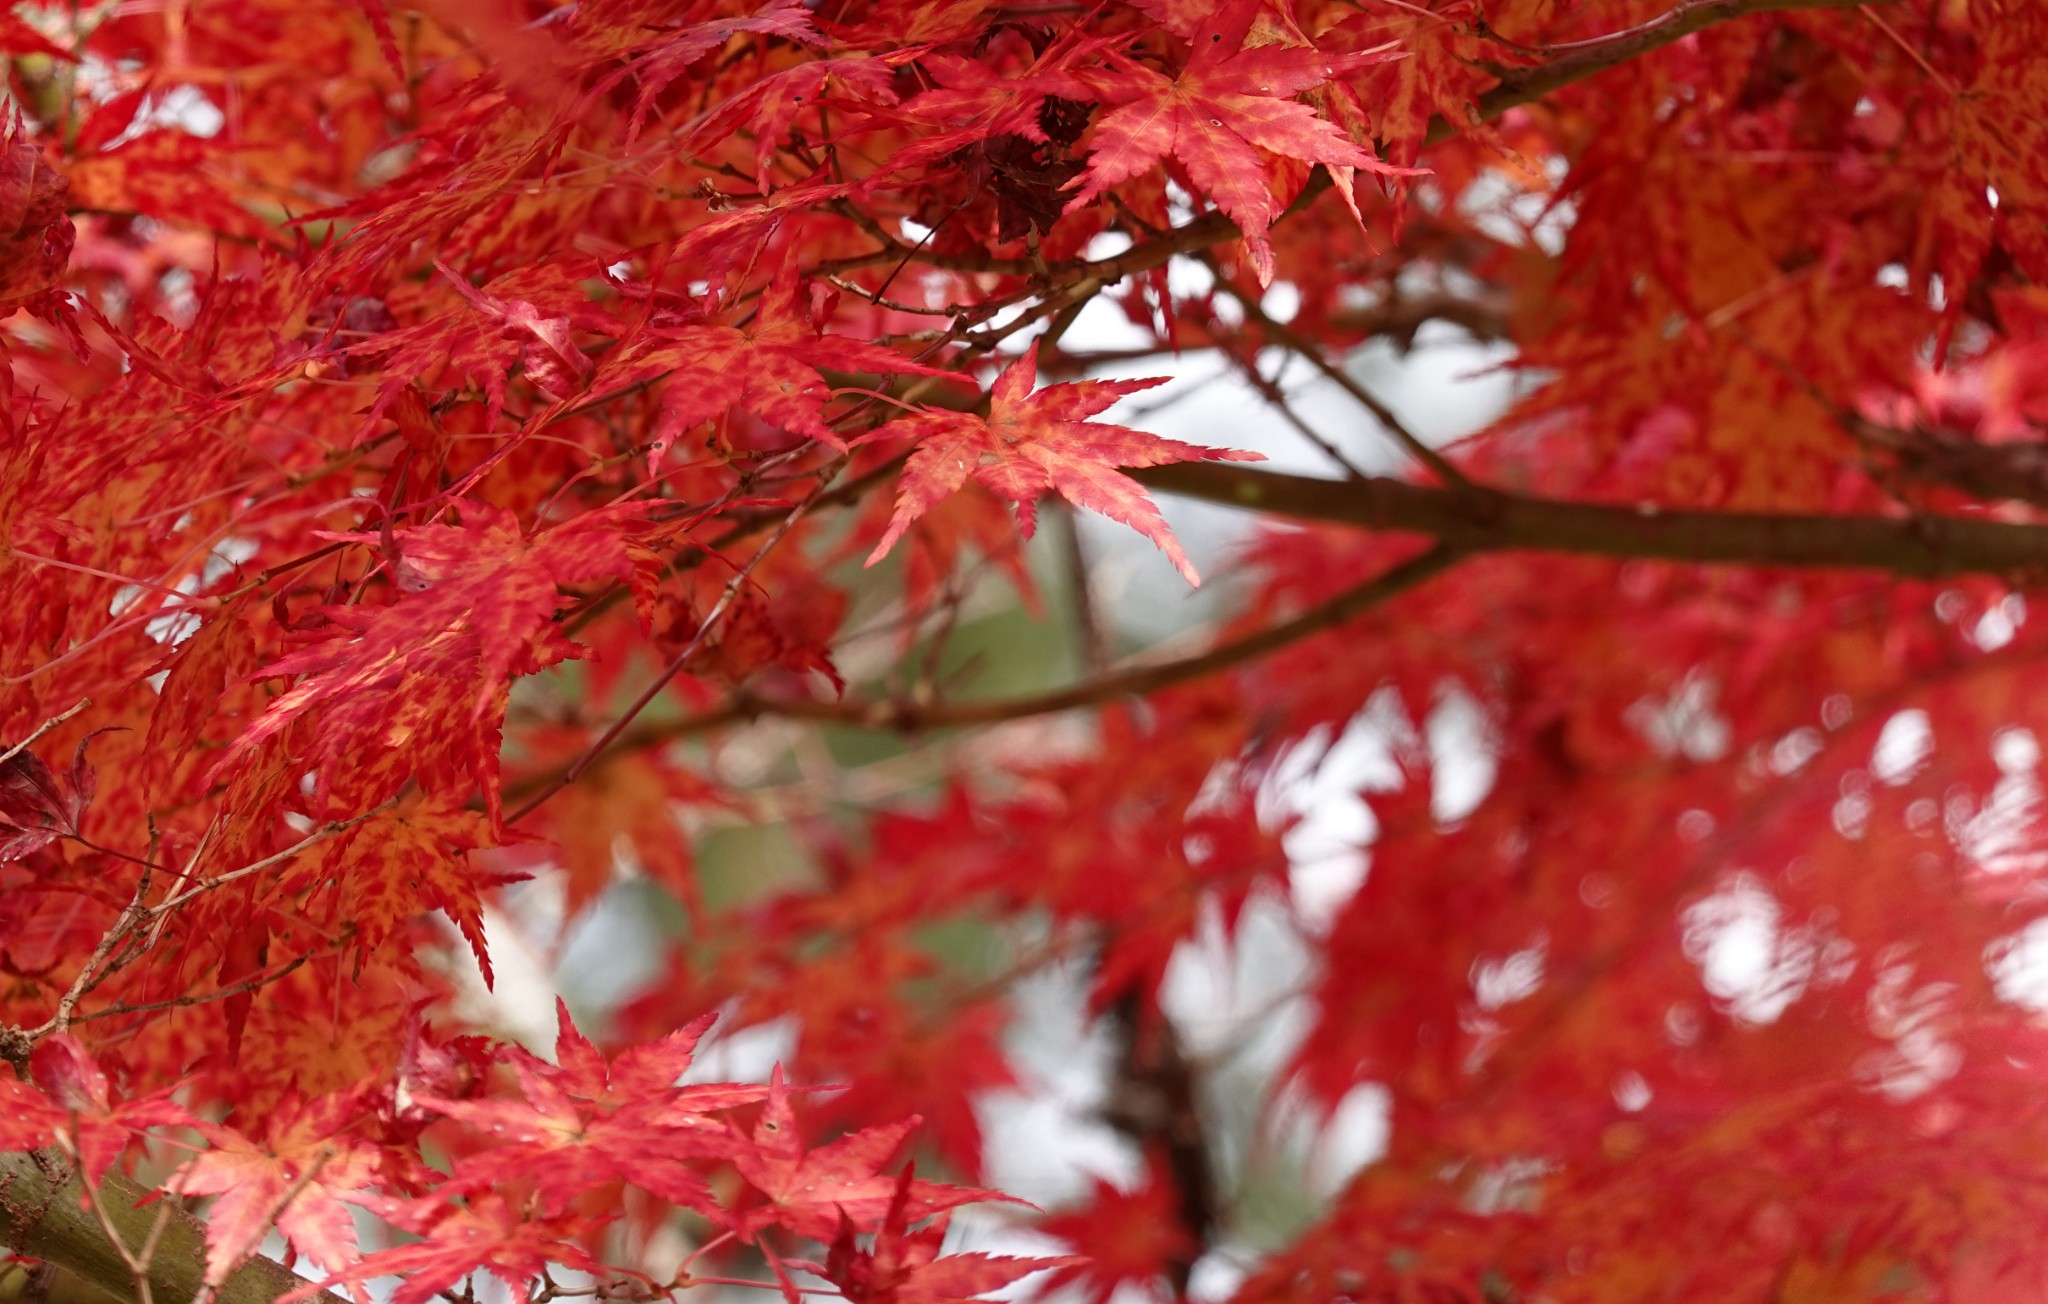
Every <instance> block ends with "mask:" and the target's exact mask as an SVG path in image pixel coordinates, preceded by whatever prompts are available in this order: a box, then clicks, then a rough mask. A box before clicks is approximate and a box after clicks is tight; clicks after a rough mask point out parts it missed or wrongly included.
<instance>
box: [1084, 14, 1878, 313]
mask: <svg viewBox="0 0 2048 1304" xmlns="http://www.w3.org/2000/svg"><path fill="white" fill-rule="evenodd" d="M1858 3H1859V0H1704V2H1703V3H1702V2H1701V0H1683V2H1682V3H1680V4H1679V5H1678V6H1677V7H1676V8H1674V9H1672V10H1671V11H1670V12H1669V13H1667V14H1665V15H1664V16H1662V17H1661V18H1656V19H1652V20H1651V21H1649V22H1647V23H1644V24H1642V25H1641V26H1639V27H1634V28H1631V29H1629V30H1628V31H1627V32H1623V33H1619V34H1617V35H1615V36H1612V37H1608V38H1604V39H1602V40H1600V41H1598V42H1597V43H1595V44H1591V45H1585V46H1581V47H1578V48H1575V49H1572V50H1571V51H1570V52H1569V53H1566V54H1563V55H1560V56H1559V57H1557V58H1555V59H1552V60H1550V61H1549V62H1547V63H1542V64H1539V65H1537V66H1535V67H1533V68H1513V69H1502V70H1500V72H1499V73H1498V74H1497V75H1498V76H1499V78H1500V84H1499V85H1497V86H1495V87H1494V88H1493V89H1492V90H1490V91H1487V92H1485V93H1484V94H1482V95H1480V97H1479V98H1478V99H1477V100H1475V101H1474V102H1473V103H1472V105H1471V107H1470V108H1469V110H1468V111H1467V116H1468V121H1467V122H1465V123H1453V122H1452V121H1450V119H1448V118H1445V117H1442V116H1438V117H1434V118H1431V119H1430V122H1429V127H1428V130H1427V131H1426V132H1425V133H1424V135H1423V144H1425V145H1434V144H1436V143H1437V142H1439V141H1442V140H1448V139H1449V138H1450V137H1452V136H1454V135H1456V134H1457V133H1458V132H1459V131H1461V130H1463V129H1464V128H1465V127H1466V126H1470V125H1474V124H1477V123H1481V122H1489V121H1491V120H1493V119H1494V118H1498V117H1499V116H1501V115H1502V114H1503V113H1506V112H1507V111H1508V110H1509V109H1514V108H1519V107H1521V106H1522V105H1524V104H1528V103H1531V102H1533V101H1535V100H1540V99H1542V98H1543V97H1544V96H1545V95H1548V94H1550V93H1551V92H1552V91H1554V90H1558V89H1560V88H1562V87H1565V86H1569V85H1571V84H1572V83H1573V82H1577V81H1583V80H1585V79H1586V78H1588V77H1591V76H1593V75H1594V74H1596V73H1602V72H1606V71H1607V70H1608V69H1609V68H1613V67H1616V66H1618V65H1620V64H1623V63H1627V62H1628V61H1629V60H1631V59H1636V58H1640V57H1642V56H1643V55H1645V54H1648V53H1650V52H1651V51H1653V50H1659V49H1662V48H1663V47H1664V46H1667V45H1670V44H1671V43H1672V42H1674V41H1678V40H1682V39H1684V38H1685V37H1688V36H1691V35H1692V34H1693V33H1694V32H1697V31H1700V30H1701V29H1703V28H1707V27H1711V26H1713V25H1714V24H1715V23H1721V22H1727V21H1729V20H1730V19H1735V18H1746V17H1748V16H1750V15H1752V14H1765V13H1777V12H1782V11H1787V10H1798V9H1850V8H1855V7H1857V5H1858ZM1330 185H1331V180H1330V174H1329V173H1328V172H1326V171H1324V170H1322V169H1321V168H1318V169H1316V171H1315V174H1314V175H1313V176H1312V177H1310V179H1309V182H1308V184H1307V185H1306V186H1303V187H1302V190H1301V193H1300V194H1299V195H1297V196H1296V197H1295V200H1294V202H1293V203H1292V204H1290V205H1289V206H1288V208H1287V214H1292V213H1297V212H1300V211H1301V210H1302V209H1304V208H1307V207H1308V206H1309V205H1310V204H1312V203H1314V202H1315V201H1316V200H1317V199H1319V198H1320V197H1321V196H1322V194H1323V192H1324V191H1326V190H1328V189H1329V188H1330ZM1287 214H1282V218H1283V219H1284V218H1285V216H1286V215H1287ZM1239 234H1240V232H1239V231H1238V229H1237V224H1236V223H1234V222H1232V221H1231V220H1230V219H1229V218H1227V217H1225V216H1224V215H1223V214H1222V213H1220V212H1212V213H1205V214H1203V215H1202V216H1201V217H1198V218H1196V219H1195V220H1194V221H1192V222H1189V223H1188V224H1187V225H1185V226H1179V227H1175V228H1174V229H1173V230H1171V231H1168V232H1166V233H1165V234H1163V235H1161V236H1158V237H1157V238H1155V239H1150V240H1145V241H1142V242H1140V243H1138V244H1134V245H1132V246H1131V247H1130V248H1129V249H1126V250H1124V251H1123V252H1122V253H1120V254H1118V255H1116V256H1115V257H1113V258H1103V259H1098V260H1097V261H1095V262H1091V263H1082V264H1080V265H1079V266H1078V267H1077V268H1076V269H1075V270H1076V272H1077V274H1078V275H1082V276H1093V277H1096V278H1098V279H1100V280H1101V281H1102V282H1103V283H1104V284H1105V285H1114V284H1115V283H1117V282H1118V281H1121V280H1123V279H1124V278H1125V277H1127V276H1135V275H1137V274H1138V273H1139V272H1148V271H1151V270H1152V269H1153V268H1155V267H1161V266H1164V265H1165V264H1166V263H1167V262H1169V261H1170V260H1171V259H1173V258H1174V257H1175V256H1176V255H1178V254H1184V253H1190V252H1192V251H1194V250H1196V249H1206V248H1208V247H1209V246H1210V245H1215V244H1221V243H1223V242H1224V241H1226V240H1234V239H1236V238H1237V237H1238V236H1239Z"/></svg>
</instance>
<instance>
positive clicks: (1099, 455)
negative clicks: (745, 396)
mask: <svg viewBox="0 0 2048 1304" xmlns="http://www.w3.org/2000/svg"><path fill="white" fill-rule="evenodd" d="M1037 379H1038V345H1037V344H1036V343H1035V342H1034V343H1033V344H1032V346H1031V347H1030V348H1029V349H1027V350H1026V351H1025V353H1024V355H1023V356H1022V357H1020V358H1018V359H1017V360H1016V361H1015V362H1013V363H1011V364H1010V365H1009V366H1008V367H1007V368H1005V369H1004V371H1003V374H1002V375H1000V376H998V377H996V383H995V385H994V387H993V388H992V389H991V390H990V391H989V414H988V416H987V417H985V418H984V417H979V416H975V415H974V414H972V413H966V412H936V411H933V412H921V413H918V414H917V415H915V416H912V417H906V418H904V419H902V420H898V421H892V422H890V423H889V424H888V425H886V426H884V427H882V428H881V429H880V430H878V431H876V432H875V433H874V434H873V435H871V436H869V438H873V439H881V438H886V437H889V436H907V437H909V438H912V439H915V440H916V441H917V446H916V448H914V449H913V450H912V451H911V454H910V461H909V462H908V463H907V464H906V465H905V466H904V468H903V482H902V484H901V486H900V487H899V488H898V489H897V493H896V513H895V515H894V516H892V517H891V518H890V520H889V528H888V529H887V530H886V531H884V532H883V534H882V539H881V542H880V543H877V544H876V545H875V550H874V551H873V552H872V553H870V554H869V555H868V560H867V564H868V565H870V566H872V565H874V564H875V563H876V562H878V561H880V560H881V559H882V558H883V557H884V556H886V555H888V552H889V549H890V548H891V547H893V546H894V545H895V543H896V540H898V539H900V538H902V537H903V532H904V531H905V530H907V529H909V528H910V524H911V522H912V521H915V520H917V519H918V518H919V517H920V516H922V515H924V514H925V513H926V512H927V511H929V510H931V508H932V507H933V506H934V505H936V504H937V503H939V502H940V501H941V500H943V499H944V498H946V497H947V496H948V495H950V494H952V493H953V492H954V491H955V490H957V489H959V488H960V486H962V485H963V484H965V483H967V480H968V478H969V477H970V476H971V477H973V478H974V479H975V480H977V481H979V482H980V483H981V484H982V485H983V486H984V487H986V488H987V489H988V490H990V491H991V492H992V493H994V494H996V495H997V496H998V497H1000V498H1005V499H1008V500H1009V501H1010V502H1012V503H1014V504H1016V505H1017V512H1018V516H1019V517H1020V518H1021V523H1022V526H1023V530H1024V534H1025V536H1026V537H1027V538H1028V537H1029V536H1030V534H1031V529H1032V525H1033V522H1034V505H1035V504H1036V502H1037V500H1038V496H1039V494H1040V493H1042V492H1044V491H1045V490H1047V489H1051V490H1053V491H1055V492H1057V493H1058V494H1059V495H1060V497H1062V498H1064V499H1066V500H1067V501H1068V502H1070V503H1072V504H1074V505H1075V506H1076V507H1086V508H1088V509H1090V510H1092V511H1097V512H1100V513H1102V514H1103V515H1104V516H1107V517H1109V518H1110V519H1111V520H1115V521H1122V522H1123V523H1124V524H1126V525H1128V526H1130V527H1132V528H1133V529H1135V530H1137V531H1138V533H1140V534H1142V535H1144V536H1145V537H1146V538H1148V539H1150V540H1152V542H1154V543H1155V544H1158V545H1159V548H1160V550H1161V551H1162V552H1164V553H1165V554H1166V555H1167V557H1168V558H1169V559H1170V560H1171V561H1172V562H1173V564H1174V566H1175V568H1176V569H1178V570H1179V571H1180V573H1181V574H1182V575H1183V576H1185V577H1186V578H1187V581H1188V583H1189V584H1200V583H1201V582H1202V579H1201V576H1200V575H1198V574H1197V573H1196V571H1195V567H1194V564H1193V563H1192V562H1190V561H1189V560H1188V557H1187V554H1186V553H1185V552H1183V551H1182V550H1181V546H1180V541H1179V540H1177V539H1175V538H1174V537H1173V531H1172V530H1171V529H1169V528H1168V527H1167V524H1166V519H1165V518H1164V517H1162V516H1161V515H1160V514H1159V509H1158V508H1157V507H1155V506H1154V505H1153V503H1152V500H1151V498H1150V497H1149V496H1147V495H1146V493H1145V491H1144V490H1143V489H1140V488H1139V487H1138V486H1137V483H1136V482H1135V481H1133V480H1131V479H1130V478H1129V477H1128V476H1124V475H1120V474H1118V473H1117V470H1116V468H1118V467H1120V466H1163V465H1165V464H1166V463H1168V462H1197V461H1223V462H1262V461H1264V460H1265V457H1264V455H1263V454H1260V453H1247V452H1239V451H1236V450H1231V449H1220V448H1198V447H1196V446H1195V445H1193V444H1183V443H1181V442H1179V441H1178V440H1172V439H1161V438H1160V437H1159V436H1157V435H1148V434H1145V433H1144V432H1142V431H1138V430H1132V429H1130V428H1128V427H1126V426H1112V425H1107V424H1103V423H1099V422H1090V421H1086V420H1084V419H1083V418H1086V417H1091V416H1094V415H1095V414H1096V413H1098V412H1100V411H1102V410H1103V409H1104V408H1107V407H1108V406H1109V405H1110V404H1112V403H1114V402H1116V401H1117V400H1118V399H1120V398H1122V397H1123V396H1124V395H1126V394H1135V393H1137V392H1138V391H1140V390H1144V389H1150V388H1151V387H1152V386H1154V385H1158V384H1161V383H1162V381H1159V380H1084V381H1076V382H1074V383H1072V384H1066V385H1048V386H1046V387H1045V388H1044V389H1042V390H1039V391H1038V392H1037V393H1033V392H1032V386H1033V385H1034V384H1035V383H1036V381H1037Z"/></svg>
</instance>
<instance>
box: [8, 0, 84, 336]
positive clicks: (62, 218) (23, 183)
mask: <svg viewBox="0 0 2048 1304" xmlns="http://www.w3.org/2000/svg"><path fill="white" fill-rule="evenodd" d="M20 26H21V23H20V20H19V19H16V18H14V17H12V16H11V15H9V16H8V17H7V19H6V23H5V25H4V26H0V39H4V37H5V36H6V35H7V34H8V33H10V32H11V31H13V30H15V29H18V28H20ZM66 57H71V56H66ZM69 190H70V183H69V182H68V181H66V180H65V178H64V175H63V174H62V173H60V172H59V171H57V169H55V168H53V167H51V166H50V164H49V163H48V161H47V160H45V159H44V158H43V151H42V147H41V146H40V145H38V144H37V143H36V141H35V138H34V137H32V136H30V135H29V134H28V133H27V132H26V131H25V130H24V129H23V127H22V122H21V113H20V110H19V109H16V110H14V111H13V112H12V113H11V114H10V116H9V117H8V119H7V120H6V121H5V122H4V123H0V303H5V304H11V305H15V306H19V305H20V304H21V302H22V301H23V300H27V299H32V298H34V297H36V296H37V295H39V294H41V293H42V292H43V291H45V290H47V289H49V288H50V287H51V286H52V285H54V284H55V283H56V282H57V281H58V279H59V278H61V277H62V276H63V275H64V269H65V266H66V264H67V263H68V262H69V261H70V258H71V246H72V243H73V242H74V240H75V239H76V236H77V233H76V230H75V229H74V228H73V227H72V225H71V219H70V217H69V216H67V215H66V214H65V211H64V208H65V196H66V195H67V193H68V192H69Z"/></svg>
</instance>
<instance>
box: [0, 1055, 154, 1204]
mask: <svg viewBox="0 0 2048 1304" xmlns="http://www.w3.org/2000/svg"><path fill="white" fill-rule="evenodd" d="M27 1067H28V1076H27V1079H26V1080H25V1081H24V1080H23V1079H21V1078H19V1077H17V1076H16V1075H15V1074H13V1073H0V1150H34V1149H40V1148H41V1147H44V1146H49V1145H55V1146H57V1147H58V1148H60V1149H62V1150H63V1151H64V1152H65V1153H67V1154H69V1155H71V1156H73V1157H74V1158H75V1159H77V1161H78V1163H79V1165H80V1167H82V1168H83V1169H84V1170H85V1171H86V1172H87V1173H88V1174H90V1175H91V1176H93V1177H95V1178H97V1177H98V1176H100V1175H101V1174H102V1173H104V1172H106V1171H107V1169H108V1167H110V1166H111V1165H112V1164H113V1162H114V1160H115V1159H116V1158H118V1157H119V1156H120V1154H121V1152H122V1151H123V1150H125V1149H127V1147H128V1145H129V1144H130V1143H131V1142H132V1141H134V1140H135V1137H136V1135H137V1134H138V1133H140V1132H142V1131H144V1130H145V1129H148V1128H151V1127H159V1126H170V1127H183V1126H187V1125H189V1124H191V1123H192V1122H193V1118H192V1115H191V1114H190V1113H189V1112H187V1111H186V1110H185V1108H184V1107H183V1106H181V1105H179V1104H177V1103H176V1102H175V1101H174V1100H172V1099H171V1092H172V1090H173V1089H171V1088H166V1089H165V1090H162V1091H157V1092H153V1093H151V1094H149V1095H146V1096H139V1097H136V1098H135V1099H132V1100H124V1101H120V1102H118V1103H117V1102H116V1101H115V1100H114V1093H113V1085H112V1083H110V1082H109V1081H108V1080H107V1075H106V1072H105V1071H104V1070H102V1069H101V1068H100V1066H99V1063H98V1061H96V1060H95V1059H94V1058H93V1056H92V1053H91V1052H90V1051H88V1050H86V1048H85V1047H84V1046H82V1045H80V1044H79V1042H78V1039H77V1038H75V1037H73V1036H71V1034H69V1033H64V1032H59V1033H52V1034H50V1035H49V1036H46V1037H44V1038H43V1039H42V1040H41V1041H40V1042H38V1043H36V1048H35V1049H34V1050H33V1051H32V1052H30V1054H29V1058H28V1065H27Z"/></svg>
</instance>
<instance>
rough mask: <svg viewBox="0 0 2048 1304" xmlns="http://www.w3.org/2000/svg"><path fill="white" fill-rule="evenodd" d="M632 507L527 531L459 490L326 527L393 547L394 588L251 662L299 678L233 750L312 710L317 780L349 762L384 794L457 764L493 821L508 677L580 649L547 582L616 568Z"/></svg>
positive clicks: (622, 571)
mask: <svg viewBox="0 0 2048 1304" xmlns="http://www.w3.org/2000/svg"><path fill="white" fill-rule="evenodd" d="M642 510H643V509H642V508H640V507H636V506H631V505H629V506H627V507H625V508H622V509H620V510H619V511H616V512H594V513H590V514H587V515H584V516H581V517H578V518H576V519H575V520H573V521H571V522H568V523H566V524H564V525H562V526H560V527H557V528H555V529H551V530H546V531H542V532H540V533H537V534H533V535H528V534H526V533H525V532H524V531H523V530H522V529H520V527H519V524H518V522H517V520H515V519H514V518H513V517H512V516H511V515H510V514H509V513H507V512H505V511H503V510H502V509H500V508H497V507H493V506H490V505H489V504H485V503H477V502H464V503H463V504H462V505H461V511H462V520H461V522H460V523H458V524H447V525H441V524H436V525H423V526H418V527H415V528H413V529H409V530H399V531H394V532H392V533H391V534H390V535H388V536H379V535H375V534H349V535H340V536H335V537H338V538H340V539H343V540H346V541H348V542H352V543H363V544H371V545H379V546H384V547H387V548H388V550H389V551H390V552H392V553H394V554H395V556H392V557H391V558H390V560H391V562H392V567H393V569H394V571H396V572H397V574H396V578H397V580H398V587H399V588H400V589H401V590H402V591H403V593H402V596H400V597H399V599H398V600H397V601H395V602H392V603H390V604H389V605H385V606H376V605H348V604H339V605H334V606H327V607H322V608H320V609H319V610H318V613H317V614H318V616H319V617H320V618H321V619H324V620H325V621H326V622H327V625H326V628H325V629H324V630H322V631H321V635H322V637H320V641H318V642H316V643H314V644H313V645H312V646H310V647H306V648H302V649H300V650H298V651H296V652H293V653H291V654H290V655H288V656H285V657H283V658H281V659H279V660H278V661H276V662H274V663H272V664H271V665H270V666H268V667H267V668H265V669H264V670H262V671H261V672H259V677H261V678H270V677H274V676H280V675H304V676H305V678H303V679H301V680H300V681H299V682H298V683H297V684H295V685H294V686H293V687H292V688H291V689H290V690H289V691H287V692H285V693H284V694H283V695H281V696H280V697H278V698H277V700H275V701H274V702H272V703H271V704H270V709H269V710H268V711H267V712H266V713H265V714H264V716H263V718H262V719H261V720H258V721H257V722H256V723H255V724H254V725H253V726H251V727H250V728H249V729H248V730H247V731H246V732H245V733H244V734H243V735H242V737H241V739H240V741H239V742H238V743H237V744H236V754H237V755H244V756H246V755H248V754H250V753H251V751H252V750H253V749H254V748H256V746H257V745H258V744H259V743H261V742H263V741H264V740H265V739H267V738H270V737H272V736H274V735H275V734H277V733H278V732H280V731H281V730H283V729H284V728H286V727H287V726H288V725H290V724H291V723H292V721H294V720H296V719H298V718H299V717H300V716H303V715H306V714H307V713H309V712H314V711H318V712H319V713H320V719H321V723H320V728H319V742H318V744H317V747H316V751H317V752H318V754H319V755H320V756H321V757H322V758H323V760H324V761H325V763H326V764H325V766H324V767H323V773H322V775H321V778H322V780H323V782H327V781H331V778H332V775H331V774H330V773H327V772H325V770H326V769H328V768H333V769H339V768H341V767H342V766H343V764H344V763H346V765H347V766H348V767H349V769H350V772H351V773H355V774H359V775H365V776H368V778H367V780H366V782H367V783H368V786H370V787H371V788H377V789H381V790H382V791H383V792H385V793H388V792H390V791H395V790H396V788H397V785H398V784H399V783H401V782H403V781H404V780H405V779H406V778H408V777H411V776H412V774H413V773H414V772H415V771H417V772H418V774H419V777H420V778H422V779H423V780H427V781H428V782H429V784H430V785H431V784H433V783H434V782H435V781H436V780H437V779H438V780H440V781H441V782H442V783H443V784H444V785H445V782H446V780H447V778H448V776H449V775H450V774H451V773H452V772H455V771H458V770H460V769H463V768H466V769H468V770H469V771H470V773H471V774H473V775H474V776H475V777H476V779H477V781H478V783H479V784H480V786H481V787H482V788H483V791H484V800H485V803H486V806H487V808H488V809H489V811H490V813H491V816H492V820H493V822H494V824H495V822H496V820H497V818H498V809H499V808H498V787H497V763H498V731H499V727H500V723H501V721H502V719H503V716H504V710H505V699H506V691H507V686H508V685H509V683H510V681H511V680H513V679H514V678H517V677H519V676H521V675H528V674H533V673H535V672H537V671H539V670H542V669H545V668H546V667H548V666H551V665H554V664H555V663H557V662H559V661H562V660H565V659H568V658H570V657H573V656H576V655H578V653H579V652H580V650H581V649H579V648H578V647H577V646H576V645H575V644H573V643H571V642H570V641H569V640H568V639H566V638H564V637H562V635H561V633H560V631H559V629H558V628H557V626H556V625H555V622H554V619H553V618H554V615H555V612H556V610H557V608H558V607H559V606H560V605H562V603H563V602H564V601H565V599H563V598H562V597H561V596H560V593H559V590H558V586H561V585H574V584H578V583H588V582H590V581H592V580H598V579H624V578H626V577H627V576H628V575H629V574H630V573H631V569H632V564H631V561H630V560H629V558H628V555H627V551H626V540H625V538H624V537H623V535H622V533H621V531H620V528H619V527H620V525H621V523H622V522H623V521H625V520H626V519H628V518H629V517H631V516H634V515H637V514H639V513H640V512H641V511H642ZM401 690H402V691H401ZM371 800H372V801H375V800H378V798H377V797H372V798H371Z"/></svg>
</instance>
